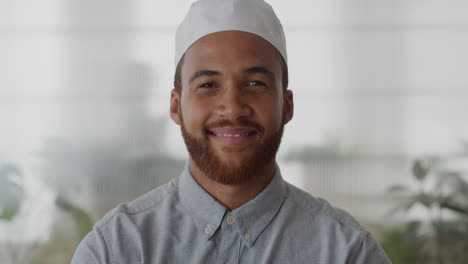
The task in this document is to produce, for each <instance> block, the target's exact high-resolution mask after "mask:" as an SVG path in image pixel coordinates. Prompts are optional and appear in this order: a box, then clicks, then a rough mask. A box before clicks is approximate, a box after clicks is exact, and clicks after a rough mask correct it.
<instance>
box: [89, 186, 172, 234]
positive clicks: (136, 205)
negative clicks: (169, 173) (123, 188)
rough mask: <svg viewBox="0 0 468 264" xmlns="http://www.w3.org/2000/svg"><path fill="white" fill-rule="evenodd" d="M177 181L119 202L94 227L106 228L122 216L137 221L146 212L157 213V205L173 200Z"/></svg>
mask: <svg viewBox="0 0 468 264" xmlns="http://www.w3.org/2000/svg"><path fill="white" fill-rule="evenodd" d="M177 182H178V178H176V179H174V180H172V181H170V182H169V183H166V184H164V185H161V186H159V187H157V188H155V189H154V190H152V191H150V192H148V193H146V194H144V195H142V196H140V197H138V198H137V199H135V200H133V201H131V202H129V203H122V204H119V205H118V206H117V207H115V208H114V209H112V210H110V211H109V212H108V213H106V214H105V215H104V217H103V218H102V219H101V220H99V221H98V222H96V224H95V227H96V228H98V229H106V227H108V226H109V225H112V222H115V221H116V220H118V219H122V218H124V219H129V220H131V221H132V222H134V221H138V219H139V218H144V217H145V216H146V215H147V214H154V213H156V214H157V211H158V209H159V207H161V206H162V205H163V204H164V203H167V202H169V203H170V202H171V201H174V199H175V198H176V197H177ZM155 211H156V212H155Z"/></svg>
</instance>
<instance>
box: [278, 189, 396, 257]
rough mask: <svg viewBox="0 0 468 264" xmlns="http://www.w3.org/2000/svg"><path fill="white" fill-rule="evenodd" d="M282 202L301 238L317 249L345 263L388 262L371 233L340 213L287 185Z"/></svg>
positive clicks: (323, 202) (344, 213) (347, 214)
mask: <svg viewBox="0 0 468 264" xmlns="http://www.w3.org/2000/svg"><path fill="white" fill-rule="evenodd" d="M285 203H287V204H286V210H287V211H288V212H286V213H289V214H292V215H294V216H295V217H294V223H295V224H296V229H298V230H299V232H301V236H303V237H304V239H311V237H312V238H313V239H314V240H319V241H320V244H321V247H320V248H322V249H323V248H327V249H328V251H329V253H332V255H334V256H338V255H341V256H344V257H345V258H346V259H347V260H348V262H349V263H385V264H387V263H390V261H389V260H388V258H387V256H386V255H385V252H384V251H383V250H382V248H381V247H380V245H379V244H378V242H377V241H376V240H375V239H374V238H373V237H372V235H371V233H370V232H369V231H367V230H366V229H365V228H364V227H363V226H361V225H360V224H359V223H358V221H356V219H355V218H354V217H353V216H351V215H350V214H349V213H347V212H345V211H344V210H341V209H338V208H335V207H333V206H332V205H330V203H329V202H327V201H326V200H324V199H321V198H317V197H314V196H312V195H310V194H309V193H307V192H305V191H303V190H301V189H299V188H297V187H294V186H292V185H290V184H289V183H287V196H286V200H285ZM332 249H333V250H332Z"/></svg>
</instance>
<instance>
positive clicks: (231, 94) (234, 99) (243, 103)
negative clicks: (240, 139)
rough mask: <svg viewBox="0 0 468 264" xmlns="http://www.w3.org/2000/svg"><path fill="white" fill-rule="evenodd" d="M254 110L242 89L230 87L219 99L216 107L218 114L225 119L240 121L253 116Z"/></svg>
mask: <svg viewBox="0 0 468 264" xmlns="http://www.w3.org/2000/svg"><path fill="white" fill-rule="evenodd" d="M252 113H253V109H252V108H251V107H250V105H249V102H248V98H247V95H246V94H244V93H243V91H242V89H241V88H240V87H237V86H236V85H228V86H227V87H225V88H224V91H223V92H222V93H221V96H220V97H219V101H218V103H217V106H216V114H217V115H218V116H219V117H221V118H224V119H228V120H238V119H240V118H245V117H249V116H251V115H252Z"/></svg>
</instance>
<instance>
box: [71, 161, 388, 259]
mask: <svg viewBox="0 0 468 264" xmlns="http://www.w3.org/2000/svg"><path fill="white" fill-rule="evenodd" d="M72 263H73V264H93V263H132V264H134V263H135V264H136V263H255V264H257V263H317V264H319V263H320V264H329V263H371V264H376V263H390V261H389V260H388V258H387V257H386V255H385V253H384V251H383V250H382V248H381V247H380V246H379V245H378V243H377V242H376V241H375V240H374V238H372V236H371V234H370V233H369V232H368V231H366V230H365V229H363V227H361V226H360V225H359V224H358V223H357V222H356V221H355V220H354V219H353V218H352V217H351V216H350V215H349V214H347V213H345V212H343V211H341V210H338V209H335V208H333V207H331V206H330V205H329V204H328V203H327V202H326V201H324V200H322V199H318V198H314V197H313V196H311V195H309V194H307V193H305V192H304V191H302V190H300V189H298V188H296V187H294V186H292V185H290V184H288V183H287V182H285V181H284V180H283V179H282V177H281V173H280V170H279V168H278V167H277V168H276V173H275V175H274V177H273V179H272V180H271V182H270V183H269V184H268V186H267V187H266V188H265V189H264V190H263V191H262V192H261V193H260V194H259V195H257V197H255V198H254V199H253V200H251V201H249V202H248V203H247V204H244V205H243V206H241V207H239V208H237V209H235V210H233V211H229V210H228V209H227V208H226V207H224V206H223V205H222V204H220V203H219V202H218V201H217V200H216V199H214V198H213V197H212V196H211V195H210V194H208V193H207V192H206V191H205V190H204V189H203V188H202V187H201V186H200V185H198V183H197V182H196V181H195V180H194V179H193V178H192V176H191V174H190V171H189V169H188V167H186V168H185V170H184V172H183V173H182V175H181V176H180V177H178V178H176V179H174V180H173V181H171V182H170V183H168V184H166V185H163V186H161V187H159V188H157V189H155V190H153V191H151V192H149V193H147V194H146V195H144V196H142V197H140V198H138V199H137V200H135V201H133V202H131V203H128V204H123V205H120V206H118V207H117V208H115V209H113V210H112V211H110V212H109V213H108V214H107V215H106V216H105V217H104V218H103V219H101V220H100V221H98V222H97V223H96V225H95V226H94V229H93V230H92V231H91V232H90V233H89V234H88V235H87V236H86V237H85V238H84V239H83V241H82V242H81V244H80V245H79V247H78V249H77V250H76V252H75V255H74V257H73V260H72Z"/></svg>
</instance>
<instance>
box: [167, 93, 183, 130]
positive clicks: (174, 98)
mask: <svg viewBox="0 0 468 264" xmlns="http://www.w3.org/2000/svg"><path fill="white" fill-rule="evenodd" d="M169 112H170V115H171V119H172V120H173V121H174V122H175V123H176V124H177V125H180V124H181V123H182V122H181V121H182V118H181V115H182V113H181V111H180V94H179V92H178V91H176V90H175V89H172V91H171V103H170V107H169Z"/></svg>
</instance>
